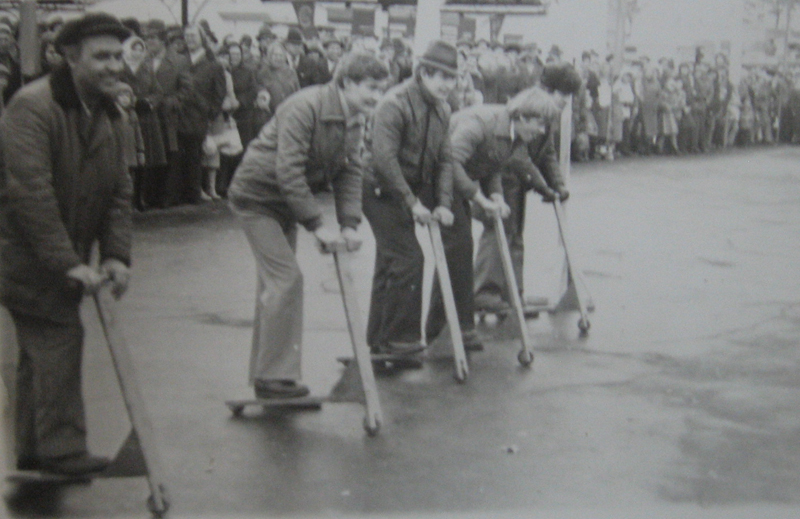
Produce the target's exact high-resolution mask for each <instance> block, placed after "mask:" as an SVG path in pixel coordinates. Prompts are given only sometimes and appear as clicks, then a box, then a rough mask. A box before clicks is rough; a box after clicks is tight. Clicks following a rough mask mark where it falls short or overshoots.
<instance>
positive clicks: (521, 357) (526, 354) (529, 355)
mask: <svg viewBox="0 0 800 519" xmlns="http://www.w3.org/2000/svg"><path fill="white" fill-rule="evenodd" d="M517 360H518V361H519V363H520V364H522V365H523V366H525V367H526V368H527V367H528V366H530V365H531V364H533V352H532V351H529V350H521V351H520V352H519V353H518V354H517Z"/></svg>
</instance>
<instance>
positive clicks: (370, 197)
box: [363, 41, 472, 353]
mask: <svg viewBox="0 0 800 519" xmlns="http://www.w3.org/2000/svg"><path fill="white" fill-rule="evenodd" d="M456 74H457V58H456V49H455V47H454V46H452V45H450V44H449V43H447V42H444V41H434V42H433V43H431V45H430V46H429V47H428V49H427V50H426V51H425V53H424V54H423V55H422V56H421V57H420V59H419V63H418V64H417V67H416V70H415V74H414V76H413V77H411V78H409V79H407V80H406V81H404V82H403V83H401V84H399V85H397V86H395V87H393V88H392V89H391V90H389V92H387V94H386V96H385V97H384V98H383V100H381V102H380V103H379V104H378V106H377V108H376V109H375V115H374V122H373V126H372V132H371V142H372V168H371V169H372V172H373V173H374V175H373V177H372V178H366V179H365V181H364V195H363V207H364V215H365V216H366V217H367V219H368V220H369V223H370V225H371V226H372V230H373V233H374V234H375V241H376V252H375V270H374V273H373V279H372V300H371V303H370V311H369V324H368V326H367V342H368V343H369V345H370V347H371V349H372V351H373V352H388V353H414V352H418V351H420V350H421V348H422V346H421V343H420V339H421V318H422V275H423V263H424V258H423V255H422V249H421V248H420V245H419V243H418V242H417V238H416V234H415V230H414V228H415V224H426V223H428V222H430V221H431V219H436V220H438V221H440V222H441V223H442V225H444V226H445V227H447V226H449V225H450V224H452V222H453V213H452V212H451V207H457V206H458V205H459V204H460V202H459V201H457V202H456V204H455V206H454V203H453V164H452V157H451V154H450V143H449V139H448V135H447V133H448V126H449V123H450V108H449V106H448V104H447V97H448V96H449V95H450V93H451V92H452V91H453V89H454V88H455V86H456ZM445 232H446V231H445ZM450 274H451V276H452V280H453V290H454V293H455V297H456V304H459V300H460V299H462V298H461V297H460V296H461V294H462V292H466V294H467V295H469V291H470V290H472V287H471V286H469V284H468V283H467V284H465V283H460V278H459V276H458V273H456V272H453V271H452V270H451V272H450ZM462 285H463V286H462ZM470 319H472V316H470Z"/></svg>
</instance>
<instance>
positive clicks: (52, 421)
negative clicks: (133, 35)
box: [0, 13, 132, 475]
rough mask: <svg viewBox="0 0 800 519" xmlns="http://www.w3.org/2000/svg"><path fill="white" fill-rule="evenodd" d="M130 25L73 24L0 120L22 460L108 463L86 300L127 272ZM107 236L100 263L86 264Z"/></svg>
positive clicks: (60, 469)
mask: <svg viewBox="0 0 800 519" xmlns="http://www.w3.org/2000/svg"><path fill="white" fill-rule="evenodd" d="M128 36H129V31H128V30H127V29H126V28H125V27H124V26H122V24H120V22H119V21H118V20H117V19H116V18H114V17H112V16H110V15H107V14H104V13H92V14H87V15H85V16H83V17H81V18H78V19H75V20H71V21H70V22H68V23H66V24H65V25H64V27H63V28H62V29H61V31H60V32H59V34H58V37H57V39H56V46H57V47H58V49H59V50H60V52H61V53H62V54H63V55H64V56H65V63H64V64H63V65H62V66H61V67H60V68H58V69H56V70H55V71H53V72H52V74H50V75H49V76H46V77H43V78H41V79H39V80H37V81H35V82H33V83H31V84H29V85H27V86H25V87H23V88H22V89H21V90H20V91H19V92H18V93H17V95H16V96H14V99H13V100H12V101H11V103H10V104H9V105H8V107H7V109H6V112H5V114H4V115H3V117H2V119H0V152H2V153H0V156H2V159H3V168H2V170H0V171H1V176H0V196H2V204H0V207H2V211H1V212H0V236H2V239H1V240H0V242H1V243H2V244H3V246H2V252H1V255H0V300H1V301H2V303H3V305H4V306H6V308H8V309H9V310H10V312H11V316H12V318H13V321H14V325H15V328H16V334H17V342H18V345H19V364H18V368H17V402H16V452H17V456H18V457H17V468H18V469H22V470H25V469H27V470H43V471H48V472H53V473H59V474H67V475H83V474H89V473H94V472H99V471H102V470H103V469H104V468H105V467H106V466H107V465H108V460H107V459H105V458H102V457H98V456H93V455H91V454H89V452H88V451H87V444H86V421H85V417H84V407H83V399H82V396H81V352H82V343H83V328H82V325H81V320H80V316H79V311H78V309H79V305H80V302H81V298H82V296H83V295H84V294H86V293H91V292H94V291H96V290H97V289H98V288H99V287H100V285H101V283H103V282H104V280H106V279H109V280H110V281H111V283H112V292H113V293H114V295H115V296H117V297H120V296H121V295H122V294H123V293H124V292H125V289H126V288H127V285H128V280H129V276H130V274H129V270H128V268H129V265H130V249H131V231H132V222H131V181H130V178H129V177H128V171H127V167H126V164H125V154H124V150H123V142H124V140H123V139H124V138H123V132H124V130H123V125H124V122H123V119H122V117H121V115H120V113H119V112H118V111H117V108H116V106H115V104H114V98H113V95H114V94H115V92H116V91H117V88H118V82H119V76H120V73H121V72H122V68H123V61H122V42H123V41H124V40H125V39H126V38H127V37H128ZM95 242H97V243H98V244H99V254H100V266H99V268H97V267H94V266H92V265H90V254H91V249H92V245H93V244H94V243H95Z"/></svg>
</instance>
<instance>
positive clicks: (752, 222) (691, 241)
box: [6, 147, 800, 518]
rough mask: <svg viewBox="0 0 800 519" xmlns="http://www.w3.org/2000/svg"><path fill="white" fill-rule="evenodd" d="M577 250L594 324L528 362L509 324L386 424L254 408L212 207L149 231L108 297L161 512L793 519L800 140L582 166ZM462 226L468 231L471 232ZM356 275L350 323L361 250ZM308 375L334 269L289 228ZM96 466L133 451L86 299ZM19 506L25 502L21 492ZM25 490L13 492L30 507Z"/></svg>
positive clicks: (91, 510) (325, 410) (537, 337)
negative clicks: (301, 291)
mask: <svg viewBox="0 0 800 519" xmlns="http://www.w3.org/2000/svg"><path fill="white" fill-rule="evenodd" d="M569 187H570V189H571V192H572V198H571V200H570V201H569V202H568V204H567V212H568V227H569V231H570V239H571V245H572V246H573V248H574V249H575V250H574V251H572V254H573V256H574V260H575V263H576V266H577V267H578V270H579V271H580V272H581V273H582V276H583V279H584V281H585V283H586V286H587V288H588V290H589V292H590V294H591V298H592V301H593V302H594V305H595V307H596V310H595V312H594V313H592V314H591V315H590V320H591V324H592V326H591V330H590V332H589V335H588V337H585V338H581V337H579V334H578V328H577V326H576V323H577V319H578V316H577V314H576V313H568V314H558V315H547V314H543V315H542V316H540V318H539V319H537V320H534V321H529V323H528V324H529V328H530V331H531V334H532V336H533V339H534V343H535V355H536V358H535V362H534V364H533V366H532V368H531V369H526V368H523V367H521V366H520V365H519V363H518V362H517V352H518V351H519V342H518V341H515V339H514V335H513V329H512V328H510V327H509V326H507V325H506V324H503V325H500V326H496V327H482V328H481V330H482V331H483V332H484V333H485V335H486V337H487V339H488V340H487V347H486V350H485V351H484V352H481V353H475V354H472V355H471V356H470V375H469V377H468V379H467V381H466V383H464V384H458V383H457V382H456V381H455V380H454V378H453V366H452V363H450V362H447V361H446V360H445V361H441V360H439V361H435V362H430V363H426V364H425V366H424V368H423V369H421V370H415V371H406V372H402V373H398V374H394V375H379V376H378V387H379V393H380V398H381V403H382V406H383V413H384V423H383V424H382V428H381V430H380V433H379V434H378V436H377V437H374V438H371V437H369V436H367V435H366V434H365V432H364V430H363V428H362V420H363V416H364V409H363V407H362V406H360V405H358V404H353V403H329V404H325V405H324V406H323V407H322V409H321V410H319V411H307V412H302V413H291V414H280V413H261V412H260V410H253V409H250V410H247V411H246V412H245V416H244V417H242V418H233V417H232V416H231V413H230V412H229V411H228V409H227V408H226V407H225V405H224V401H225V400H228V399H232V398H246V397H249V396H250V395H251V390H250V388H248V386H247V385H246V377H247V362H248V358H249V349H250V346H249V343H250V326H251V324H252V312H253V303H254V301H253V299H254V286H255V266H254V262H253V259H252V256H251V253H250V250H249V247H248V245H247V242H246V240H245V237H244V235H243V233H242V232H241V231H240V230H239V228H238V227H237V226H236V223H235V221H234V220H233V219H232V217H231V216H230V215H229V214H228V212H227V210H226V208H225V206H224V204H222V203H219V204H217V205H214V206H206V207H203V208H201V209H197V208H183V209H179V210H172V211H169V212H161V213H158V212H152V213H147V214H145V215H141V216H140V217H139V218H138V221H137V231H136V239H135V281H134V283H133V285H132V287H131V290H130V292H129V294H128V295H127V296H126V298H125V299H124V300H123V301H122V302H121V303H120V304H119V305H118V313H119V318H120V320H121V323H122V326H123V327H124V333H125V335H126V337H127V340H128V342H129V344H130V347H131V350H132V352H133V357H134V361H135V364H136V368H137V373H138V376H139V380H140V382H141V385H142V390H143V393H144V396H145V401H146V404H147V406H148V411H149V414H150V415H151V418H152V420H153V422H154V425H155V433H156V439H157V442H158V447H159V451H160V454H161V457H162V458H163V462H164V465H165V467H166V472H167V485H168V490H169V493H170V502H171V513H170V515H171V516H173V517H200V516H203V517H243V516H252V517H264V516H291V517H295V516H297V517H335V516H381V517H384V516H389V515H391V516H403V515H408V516H412V517H419V516H425V517H428V516H438V515H443V516H444V515H450V514H455V515H459V516H471V517H489V516H491V517H500V516H503V517H505V516H507V517H530V516H536V517H620V516H623V517H627V516H647V517H695V516H703V517H755V516H760V517H764V518H768V517H797V516H798V512H799V511H800V507H798V505H799V504H800V373H799V371H800V348H798V346H800V275H798V271H797V268H798V265H800V242H798V236H800V148H795V147H778V148H757V149H752V150H736V151H732V152H725V153H718V154H712V155H707V156H691V157H681V158H649V159H628V160H623V161H617V162H613V163H592V164H584V165H580V164H579V165H575V166H574V167H573V172H572V179H571V182H570V186H569ZM528 209H529V214H528V225H527V241H526V246H527V251H526V254H527V255H526V272H525V276H526V278H525V289H526V292H527V293H528V294H529V295H544V296H547V297H549V298H550V299H551V301H555V300H556V299H557V298H558V297H559V295H560V293H561V291H562V290H563V287H562V283H563V252H562V251H561V249H560V245H559V242H558V236H557V229H556V223H555V218H554V215H553V211H552V207H551V206H549V205H544V204H541V203H539V202H538V201H537V200H536V199H535V197H533V196H531V197H530V198H529V201H528ZM478 230H479V226H478V225H477V224H476V232H478ZM361 234H362V236H364V238H365V245H364V248H363V250H362V251H361V252H360V253H359V254H358V255H357V256H356V257H355V258H354V262H355V266H356V272H357V274H358V275H357V279H356V286H357V289H358V295H359V302H360V305H361V311H362V314H363V315H364V316H365V317H366V311H367V306H368V296H369V288H370V277H371V272H372V261H373V254H374V242H373V240H372V237H371V235H370V232H369V230H368V227H367V226H364V228H363V229H362V231H361ZM298 257H299V259H300V263H301V268H302V269H303V272H304V274H305V282H306V292H305V293H306V316H305V329H306V341H305V346H304V354H305V356H304V360H303V363H304V373H305V381H306V382H307V383H308V384H309V385H310V387H311V388H312V392H313V393H315V394H319V395H325V394H327V393H328V391H329V390H330V389H331V388H332V387H333V386H334V385H335V384H336V382H337V380H338V379H339V377H340V376H341V373H342V369H343V368H342V366H341V365H339V364H338V363H337V362H336V360H335V359H336V357H337V356H342V355H347V354H348V353H349V352H350V345H349V339H348V335H347V328H346V323H345V318H344V312H343V309H342V304H341V299H340V295H339V294H338V291H337V290H338V289H337V283H336V277H335V270H334V264H333V259H332V258H331V257H327V256H321V255H320V254H319V253H317V251H316V250H315V248H314V246H313V243H312V240H311V236H310V235H309V234H308V233H305V231H301V233H300V240H299V250H298ZM84 310H85V321H86V324H87V344H88V346H87V350H88V351H87V359H86V366H87V368H88V369H87V370H86V382H85V386H86V394H87V405H88V412H89V421H90V423H89V431H90V442H91V446H92V448H93V449H94V450H95V451H97V452H100V453H105V454H112V453H113V452H114V451H115V450H116V448H117V446H118V445H119V443H120V442H121V441H122V440H123V439H124V438H125V435H126V434H127V430H128V429H127V428H128V425H127V422H126V419H125V411H124V406H123V404H122V401H121V398H120V396H119V390H118V389H117V386H116V383H115V381H114V379H113V375H112V374H111V364H110V358H109V355H108V353H107V351H106V350H105V349H104V348H105V346H104V343H103V342H102V336H101V335H100V331H99V326H98V324H97V318H96V315H95V314H94V313H93V308H92V307H91V306H89V305H86V307H85V308H84ZM147 495H148V489H147V485H146V482H145V480H144V479H141V478H137V479H114V480H97V481H95V482H94V483H93V484H92V485H89V486H76V487H67V488H63V489H61V491H60V492H59V493H58V494H55V493H54V492H49V493H46V494H38V495H36V496H35V499H21V498H20V497H21V496H20V495H19V493H18V492H16V491H15V488H13V487H11V486H7V488H6V497H7V501H6V503H7V505H8V512H9V514H10V515H12V516H18V517H123V516H132V517H146V516H147V511H146V508H145V506H144V500H145V499H146V497H147ZM22 497H24V496H22ZM28 497H29V496H28Z"/></svg>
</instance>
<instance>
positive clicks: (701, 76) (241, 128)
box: [0, 19, 800, 210]
mask: <svg viewBox="0 0 800 519" xmlns="http://www.w3.org/2000/svg"><path fill="white" fill-rule="evenodd" d="M123 23H124V24H125V25H126V26H127V27H128V28H129V29H131V30H132V32H133V36H132V37H131V38H130V39H129V40H128V41H127V42H125V56H124V62H125V70H124V73H123V75H122V81H123V82H124V84H121V85H120V91H119V97H118V104H119V107H120V109H121V110H122V112H123V113H125V114H127V117H128V122H129V123H130V124H129V132H128V142H129V145H128V147H129V153H128V163H129V166H130V171H131V175H132V177H133V179H134V186H135V197H134V205H135V207H136V208H137V209H138V210H146V209H147V208H164V207H170V206H174V205H180V204H187V203H188V204H195V203H200V202H203V201H207V200H212V199H215V198H219V197H222V196H225V193H226V190H227V187H228V184H229V183H230V179H231V176H232V174H233V171H234V170H235V168H236V167H237V165H238V163H239V161H240V160H241V157H242V153H243V151H244V149H246V147H247V145H248V143H249V142H250V141H251V140H252V139H253V138H254V137H255V136H256V135H257V134H258V132H259V130H260V129H261V128H262V127H263V126H264V124H265V123H266V122H267V121H269V120H270V118H271V117H272V115H273V114H274V113H275V110H276V108H277V107H278V105H279V104H280V103H281V102H282V101H283V100H284V99H286V98H287V97H288V96H290V95H292V94H293V93H294V92H296V91H298V90H299V89H301V88H304V87H306V86H310V85H315V84H323V83H326V82H328V81H330V80H331V77H332V76H331V74H332V72H333V69H334V67H335V66H336V63H337V62H338V60H339V59H340V58H341V56H342V55H343V53H345V52H347V51H348V50H351V49H365V50H370V51H374V52H375V53H377V54H378V55H379V56H380V57H381V58H382V59H383V60H384V61H385V62H386V63H387V65H388V66H389V69H390V72H391V77H390V85H389V86H391V84H396V83H399V82H401V81H403V80H404V79H405V78H407V77H409V76H410V75H411V73H412V66H413V64H412V54H411V49H410V45H409V43H408V42H407V41H404V40H402V39H399V38H394V39H385V40H383V41H381V40H379V39H377V38H373V37H352V38H351V39H348V40H340V39H337V38H334V37H332V36H330V37H327V36H326V37H314V38H305V37H304V36H303V34H302V33H301V31H300V30H298V29H297V28H289V30H288V32H286V34H285V35H284V36H283V37H282V38H279V37H278V36H277V35H276V33H275V32H273V29H272V28H270V26H268V25H266V24H265V25H264V26H262V28H261V29H260V30H259V31H258V33H257V34H256V35H255V37H251V36H249V35H245V36H242V37H241V38H235V37H233V36H232V35H228V36H225V37H224V38H218V37H217V35H215V34H214V33H213V32H212V31H211V30H210V28H209V26H208V24H207V23H205V22H201V23H199V24H197V25H193V26H190V27H185V28H182V27H179V26H167V25H165V24H164V22H162V21H161V20H150V21H147V22H143V21H137V20H135V19H128V20H124V21H123ZM61 25H62V23H61V21H60V20H58V19H54V20H53V21H52V22H49V23H47V24H43V25H42V26H41V27H40V29H41V67H40V68H41V73H40V75H45V74H47V73H49V72H50V71H52V70H53V69H54V68H56V67H59V66H61V63H62V60H63V58H62V57H61V55H60V54H59V52H58V49H56V48H55V45H54V36H55V34H56V32H57V31H58V30H59V28H60V26H61ZM15 36H16V29H15V27H14V24H13V23H12V22H11V21H9V20H8V19H0V89H2V92H3V96H2V102H3V103H5V102H7V101H8V99H9V98H10V96H11V95H13V93H14V92H15V91H16V90H17V89H18V88H19V87H20V85H21V84H22V83H23V82H25V81H30V80H33V79H35V77H22V73H21V71H20V63H19V51H18V48H17V45H16V40H15ZM457 49H458V70H459V74H458V78H457V88H456V90H455V92H454V93H453V95H452V96H451V99H450V104H451V107H452V109H453V110H454V111H457V110H459V109H461V108H464V107H467V106H471V105H475V104H480V103H505V102H506V101H507V100H508V99H510V98H511V97H513V96H514V95H515V94H517V93H518V92H520V91H521V90H523V89H525V88H527V87H529V86H533V85H534V84H536V83H537V81H538V80H539V76H540V75H541V71H542V70H543V68H544V66H545V65H546V64H548V63H560V62H562V61H563V58H562V53H561V51H560V49H559V48H558V47H557V46H553V47H552V48H551V49H550V50H549V51H548V52H547V53H544V52H542V50H541V49H539V48H538V47H536V46H535V45H527V46H523V45H519V44H514V43H512V44H505V45H500V44H498V43H490V42H488V41H485V40H480V41H478V42H468V41H460V42H458V44H457ZM612 64H613V59H612V57H608V58H606V59H601V57H600V56H599V55H598V54H597V53H596V52H593V51H587V52H584V53H583V55H582V56H581V59H580V62H579V63H577V64H576V67H577V68H578V70H579V71H580V74H581V77H582V79H583V85H582V88H581V90H580V92H579V94H578V95H576V96H575V97H574V98H573V105H572V107H573V121H572V136H571V137H572V158H573V160H576V161H584V160H592V159H605V160H614V159H615V158H617V157H620V156H630V155H651V154H676V155H677V154H685V153H700V152H707V151H710V150H713V149H715V148H726V147H730V146H748V145H752V144H756V143H773V142H791V143H798V142H800V90H798V88H797V87H795V85H794V84H793V81H792V80H791V78H790V77H789V76H788V75H787V74H785V73H781V72H779V71H778V70H776V69H773V68H769V67H752V68H749V69H748V70H746V71H745V74H744V75H743V77H742V78H741V80H740V81H739V82H738V84H734V83H733V82H732V81H731V79H730V78H731V73H730V70H729V64H728V60H727V57H726V56H725V55H723V54H718V55H716V56H713V57H712V58H711V59H706V57H705V56H703V54H702V52H700V51H698V53H697V54H696V56H695V59H694V60H693V61H689V62H682V63H676V62H675V61H674V60H672V59H668V58H662V59H659V60H658V61H657V62H654V61H651V60H650V59H649V58H648V57H646V56H642V57H639V58H638V59H636V60H633V61H629V62H626V63H625V64H623V66H622V67H621V68H619V67H618V68H619V70H616V71H615V70H614V68H615V67H613V66H612ZM2 106H3V105H0V113H2Z"/></svg>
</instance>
